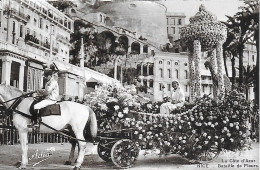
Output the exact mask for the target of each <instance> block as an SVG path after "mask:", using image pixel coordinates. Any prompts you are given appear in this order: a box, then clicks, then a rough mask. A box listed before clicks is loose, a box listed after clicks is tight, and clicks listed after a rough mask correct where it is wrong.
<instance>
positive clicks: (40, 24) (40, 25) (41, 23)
mask: <svg viewBox="0 0 260 170" xmlns="http://www.w3.org/2000/svg"><path fill="white" fill-rule="evenodd" d="M42 25H43V20H42V18H40V21H39V28H42V27H43V26H42Z"/></svg>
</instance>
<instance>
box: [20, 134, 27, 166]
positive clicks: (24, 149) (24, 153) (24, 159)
mask: <svg viewBox="0 0 260 170" xmlns="http://www.w3.org/2000/svg"><path fill="white" fill-rule="evenodd" d="M19 136H20V143H21V148H22V162H21V166H20V167H19V169H26V165H27V164H28V156H27V152H28V132H26V131H19Z"/></svg>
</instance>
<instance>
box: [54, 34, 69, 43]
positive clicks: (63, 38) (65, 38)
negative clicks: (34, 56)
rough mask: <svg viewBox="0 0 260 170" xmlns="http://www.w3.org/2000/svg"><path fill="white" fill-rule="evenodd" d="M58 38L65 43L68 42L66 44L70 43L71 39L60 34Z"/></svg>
mask: <svg viewBox="0 0 260 170" xmlns="http://www.w3.org/2000/svg"><path fill="white" fill-rule="evenodd" d="M56 39H57V40H58V41H60V42H61V43H64V44H66V45H70V41H69V39H68V38H67V37H64V36H62V35H60V34H58V35H57V37H56Z"/></svg>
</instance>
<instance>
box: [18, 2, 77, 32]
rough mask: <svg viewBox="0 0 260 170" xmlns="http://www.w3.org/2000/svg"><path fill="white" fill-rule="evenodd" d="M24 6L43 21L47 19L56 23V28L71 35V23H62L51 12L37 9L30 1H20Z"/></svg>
mask: <svg viewBox="0 0 260 170" xmlns="http://www.w3.org/2000/svg"><path fill="white" fill-rule="evenodd" d="M21 3H23V4H24V5H26V6H27V7H28V8H30V9H31V10H32V11H34V12H36V13H37V14H39V15H41V16H43V17H44V18H45V19H48V20H49V21H50V22H54V23H56V25H57V26H59V27H60V28H62V29H65V30H66V31H68V32H69V33H73V29H72V26H71V23H69V24H67V23H66V21H64V22H63V20H62V19H59V18H57V17H55V16H54V15H53V14H52V12H51V11H48V10H46V9H44V8H37V7H36V6H37V5H35V3H34V2H32V1H27V0H25V1H21Z"/></svg>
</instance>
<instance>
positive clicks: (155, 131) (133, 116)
mask: <svg viewBox="0 0 260 170" xmlns="http://www.w3.org/2000/svg"><path fill="white" fill-rule="evenodd" d="M113 88H114V87H112V86H101V87H99V88H97V89H96V91H95V92H94V93H95V94H92V96H91V95H90V96H88V98H89V99H90V101H89V104H90V105H91V104H92V108H93V110H94V111H95V113H96V115H97V118H98V126H99V135H98V136H99V144H98V154H99V156H100V158H102V159H103V160H104V161H107V162H113V163H114V164H115V165H116V166H117V167H119V168H129V167H131V166H133V164H134V163H135V161H136V160H137V157H138V155H139V151H140V150H143V149H144V150H154V149H156V150H159V151H160V154H162V155H163V154H179V155H181V156H183V157H185V158H187V159H190V160H199V161H209V160H212V159H214V158H216V157H217V156H218V155H219V153H220V152H221V151H223V150H231V151H236V150H241V149H243V148H245V147H247V146H248V140H249V129H248V127H249V125H248V121H247V118H248V115H249V114H250V112H251V110H250V107H249V104H248V103H247V101H246V100H245V99H244V97H243V95H241V94H239V93H237V92H235V91H234V92H230V93H226V94H225V97H224V98H223V100H222V101H219V102H218V103H216V102H215V101H214V100H213V99H211V98H210V97H208V96H204V97H202V98H199V99H197V101H196V102H195V103H194V104H193V105H188V104H185V105H184V106H183V107H182V108H178V109H177V110H175V111H174V112H172V113H171V115H169V116H165V115H161V114H159V107H160V104H161V103H160V102H157V103H152V102H146V103H141V104H140V103H138V102H137V101H135V100H136V98H135V95H133V94H131V89H130V91H129V89H128V90H127V89H124V90H123V89H120V88H119V89H117V90H116V91H117V93H116V94H115V93H114V92H113V91H115V90H111V89H113ZM105 96H107V97H105Z"/></svg>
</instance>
